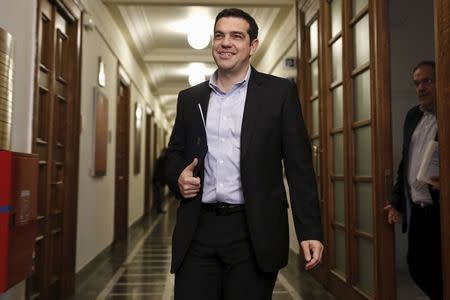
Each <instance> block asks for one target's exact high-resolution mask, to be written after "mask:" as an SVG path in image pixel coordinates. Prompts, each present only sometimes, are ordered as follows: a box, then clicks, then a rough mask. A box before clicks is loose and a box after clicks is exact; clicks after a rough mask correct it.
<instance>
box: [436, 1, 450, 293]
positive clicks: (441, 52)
mask: <svg viewBox="0 0 450 300" xmlns="http://www.w3.org/2000/svg"><path fill="white" fill-rule="evenodd" d="M434 16H435V23H434V24H435V29H434V30H435V37H436V86H437V90H436V93H437V99H436V100H437V121H438V129H439V133H438V135H439V156H440V157H439V161H440V171H439V173H440V182H441V195H440V196H441V199H440V203H441V236H442V263H443V283H444V299H450V257H449V255H448V254H447V253H449V252H450V218H449V217H448V216H449V214H450V185H449V184H448V182H450V155H449V153H450V122H449V121H448V120H449V119H450V101H449V99H450V57H449V55H448V53H450V35H449V32H450V18H449V16H450V0H435V1H434Z"/></svg>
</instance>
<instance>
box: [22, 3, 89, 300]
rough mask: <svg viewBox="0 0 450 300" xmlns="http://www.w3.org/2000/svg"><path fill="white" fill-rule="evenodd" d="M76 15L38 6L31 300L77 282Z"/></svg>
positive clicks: (67, 6) (67, 7) (66, 7)
mask: <svg viewBox="0 0 450 300" xmlns="http://www.w3.org/2000/svg"><path fill="white" fill-rule="evenodd" d="M79 18H80V9H79V7H78V6H77V5H75V4H74V3H73V2H72V1H60V2H54V1H49V0H40V1H38V17H37V22H38V24H37V27H38V38H37V41H38V48H37V70H36V90H35V102H34V113H33V142H32V147H33V152H34V153H38V155H39V186H38V233H37V238H36V250H35V258H34V264H35V268H34V272H33V274H32V276H31V277H30V279H29V280H28V286H27V295H28V298H30V299H57V298H58V297H61V296H63V295H67V294H71V293H72V292H73V289H74V280H75V243H76V207H77V205H76V202H77V185H78V155H79V154H78V152H79V151H78V149H79V139H78V137H79V132H80V129H79V110H80V101H79V97H80V96H79V73H80V67H79V66H80V44H79V41H80V33H81V30H80V29H81V28H80V22H79Z"/></svg>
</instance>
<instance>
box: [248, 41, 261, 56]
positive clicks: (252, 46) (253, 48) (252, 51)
mask: <svg viewBox="0 0 450 300" xmlns="http://www.w3.org/2000/svg"><path fill="white" fill-rule="evenodd" d="M258 45H259V40H258V39H254V40H253V41H251V43H250V56H252V55H253V54H255V52H256V49H257V48H258Z"/></svg>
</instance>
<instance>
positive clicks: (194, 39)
mask: <svg viewBox="0 0 450 300" xmlns="http://www.w3.org/2000/svg"><path fill="white" fill-rule="evenodd" d="M187 40H188V43H189V45H190V46H191V47H192V48H194V49H198V50H200V49H204V48H206V46H208V45H209V40H210V37H209V32H207V31H205V30H192V31H191V32H189V33H188V34H187Z"/></svg>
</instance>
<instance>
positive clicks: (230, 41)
mask: <svg viewBox="0 0 450 300" xmlns="http://www.w3.org/2000/svg"><path fill="white" fill-rule="evenodd" d="M248 28H249V24H248V23H247V21H246V20H244V19H241V18H236V17H224V18H221V19H219V20H218V21H217V23H216V26H215V28H214V41H213V47H212V54H213V57H214V61H215V62H216V64H217V67H218V68H219V71H222V72H226V73H229V74H236V73H240V72H241V71H244V70H246V68H247V66H248V65H249V62H250V56H252V55H253V54H254V53H255V51H256V48H257V47H258V40H257V39H254V40H253V41H252V42H251V43H250V36H249V35H248V33H247V30H248Z"/></svg>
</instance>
